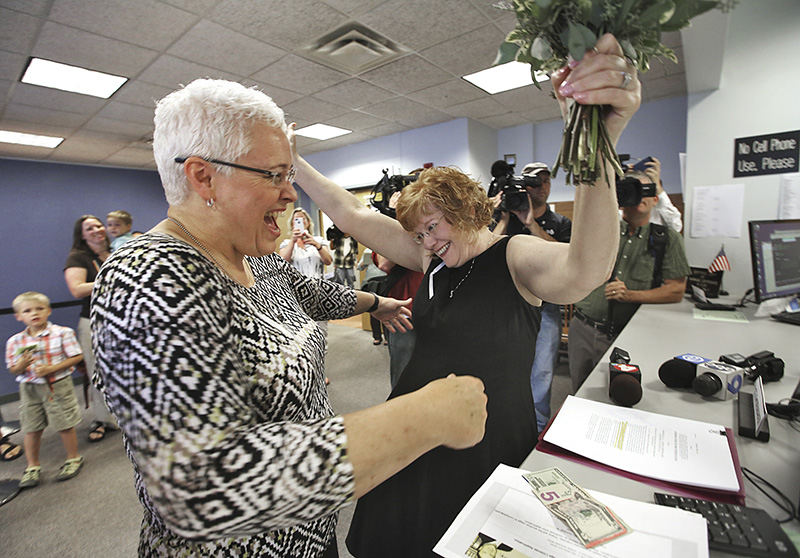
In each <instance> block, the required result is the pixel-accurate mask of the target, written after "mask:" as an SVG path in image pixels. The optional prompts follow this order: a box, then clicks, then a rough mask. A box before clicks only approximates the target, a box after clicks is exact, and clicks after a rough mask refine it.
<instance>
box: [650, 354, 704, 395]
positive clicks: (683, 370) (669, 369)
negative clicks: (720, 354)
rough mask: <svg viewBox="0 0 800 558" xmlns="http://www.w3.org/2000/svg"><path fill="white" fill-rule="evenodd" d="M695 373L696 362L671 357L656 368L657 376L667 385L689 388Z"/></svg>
mask: <svg viewBox="0 0 800 558" xmlns="http://www.w3.org/2000/svg"><path fill="white" fill-rule="evenodd" d="M696 375H697V364H695V363H692V362H687V361H685V360H680V359H677V358H673V359H672V360H668V361H667V362H665V363H664V364H662V365H661V366H660V367H659V369H658V377H659V378H660V379H661V381H662V382H664V384H665V385H666V386H667V387H673V388H690V387H692V382H693V381H694V378H695V376H696Z"/></svg>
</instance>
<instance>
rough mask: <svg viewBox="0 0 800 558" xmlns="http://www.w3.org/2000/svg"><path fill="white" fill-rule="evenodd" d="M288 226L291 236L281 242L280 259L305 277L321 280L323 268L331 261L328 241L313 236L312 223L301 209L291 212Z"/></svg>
mask: <svg viewBox="0 0 800 558" xmlns="http://www.w3.org/2000/svg"><path fill="white" fill-rule="evenodd" d="M289 226H291V227H292V236H291V237H290V238H287V239H286V240H284V241H283V242H281V248H280V254H281V257H282V258H283V259H284V260H286V261H287V262H289V263H291V264H292V265H293V266H294V267H295V268H297V270H298V271H299V272H300V273H302V274H303V275H305V276H306V277H315V278H317V279H322V277H323V275H324V274H325V266H326V265H330V263H331V262H332V261H333V258H332V257H331V253H330V251H329V250H328V241H327V240H325V239H324V238H322V237H321V236H314V223H312V222H311V216H310V215H309V214H308V212H307V211H306V210H305V209H303V208H300V207H298V208H297V209H295V210H294V211H292V216H291V218H290V219H289Z"/></svg>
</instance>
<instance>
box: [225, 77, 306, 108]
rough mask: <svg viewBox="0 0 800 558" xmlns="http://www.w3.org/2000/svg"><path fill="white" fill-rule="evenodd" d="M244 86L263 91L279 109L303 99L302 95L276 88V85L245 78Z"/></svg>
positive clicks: (242, 81)
mask: <svg viewBox="0 0 800 558" xmlns="http://www.w3.org/2000/svg"><path fill="white" fill-rule="evenodd" d="M240 83H241V84H242V85H244V86H245V87H255V88H256V89H258V90H259V91H263V92H264V93H266V94H267V95H269V96H270V97H271V98H272V100H273V101H275V103H277V105H278V106H279V107H283V105H288V104H289V103H291V102H292V101H296V100H297V99H300V98H302V97H303V95H302V94H300V93H295V92H294V91H289V90H288V89H283V88H280V87H276V86H274V85H269V84H266V83H262V82H259V81H256V80H253V79H249V78H245V79H243V80H241V81H240Z"/></svg>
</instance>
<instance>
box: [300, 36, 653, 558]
mask: <svg viewBox="0 0 800 558" xmlns="http://www.w3.org/2000/svg"><path fill="white" fill-rule="evenodd" d="M623 74H624V76H623V77H625V79H624V80H620V76H621V75H623ZM551 80H552V83H553V87H554V88H555V90H556V97H557V99H558V100H559V102H560V104H561V106H562V113H565V97H572V98H573V100H575V101H577V102H580V103H587V104H606V105H608V110H606V111H605V112H604V120H605V123H606V126H607V129H608V131H609V137H610V142H611V144H612V145H615V144H616V141H617V140H618V138H619V136H620V134H621V133H622V130H623V129H624V128H625V125H626V124H627V122H628V121H629V120H630V118H631V117H632V116H633V114H634V113H635V112H636V109H637V108H638V106H639V102H640V98H641V87H640V84H639V82H638V80H637V79H636V77H635V71H634V70H633V69H632V68H631V67H630V66H629V65H628V64H627V62H626V61H625V59H624V57H623V55H622V49H621V48H620V46H619V44H618V43H617V41H616V40H615V39H614V37H612V36H611V35H605V36H604V37H602V38H601V39H600V40H599V41H598V43H597V45H596V49H595V50H593V51H589V52H587V54H586V55H585V56H584V58H583V60H582V61H581V62H580V63H575V64H571V65H570V66H568V67H565V68H562V69H561V70H559V71H557V72H555V73H554V74H553V75H552V76H551ZM598 157H600V158H601V162H602V164H603V166H604V168H605V173H600V178H599V179H598V180H597V181H596V183H595V184H594V185H591V186H587V185H579V186H578V187H577V188H576V195H575V206H574V207H575V210H574V216H575V219H574V225H573V236H572V240H571V242H570V243H569V244H564V243H559V242H547V241H545V240H543V239H540V238H538V237H535V236H529V235H517V236H514V237H511V238H506V237H501V236H499V235H495V234H494V233H493V232H491V231H490V230H489V228H488V225H489V222H490V220H491V211H492V205H491V202H490V201H489V199H488V197H487V195H486V192H485V191H484V190H483V188H482V187H481V185H480V184H479V183H477V182H476V181H474V180H472V179H471V178H469V177H468V176H467V175H465V174H464V173H462V172H460V171H458V170H456V169H453V168H447V167H438V168H431V169H426V170H424V171H422V173H420V175H419V177H418V178H417V180H416V181H415V182H413V183H411V184H410V185H408V186H406V187H405V188H404V189H403V190H402V196H401V197H400V201H399V202H398V205H397V221H394V220H392V219H391V218H390V217H387V216H385V215H382V214H379V213H375V212H373V211H371V210H370V209H369V208H367V207H364V205H363V204H362V203H361V202H360V201H359V200H358V199H357V198H356V197H355V196H352V195H351V194H349V193H347V191H346V190H344V189H342V188H340V187H338V186H336V185H335V184H334V183H332V182H331V181H329V180H328V179H326V178H325V177H324V176H322V175H321V174H320V173H318V172H317V171H316V170H315V169H313V168H312V167H311V166H310V165H309V164H308V163H307V162H306V161H304V160H303V159H302V157H300V156H298V155H296V154H295V157H294V163H295V167H296V169H297V171H298V174H297V182H298V184H299V185H300V186H302V187H303V189H304V190H305V192H306V193H308V194H309V195H310V196H311V197H312V199H313V200H314V201H315V202H316V203H317V205H319V207H320V209H321V210H322V211H324V212H325V213H326V214H327V215H328V216H329V217H331V219H333V221H334V222H335V223H336V224H337V226H338V227H339V228H340V229H341V230H342V231H345V232H348V233H350V234H351V235H352V236H354V237H356V238H357V239H358V240H359V241H360V242H361V243H362V244H365V245H366V246H368V247H369V248H371V249H372V250H374V251H376V252H378V253H380V254H382V255H384V256H386V257H387V258H388V259H390V260H391V261H393V262H395V263H396V264H398V265H401V266H403V267H405V268H408V269H411V270H417V271H425V277H424V279H423V281H422V284H421V286H420V288H419V290H418V291H417V294H416V296H415V298H414V316H413V325H414V328H415V330H416V332H417V343H416V347H415V349H414V353H413V356H412V357H411V360H410V362H409V364H408V365H407V366H406V368H405V370H404V371H403V373H402V374H401V376H400V379H399V381H398V383H397V385H396V386H395V388H394V389H393V391H392V393H391V395H390V399H394V398H397V397H399V396H401V395H403V394H406V393H409V392H411V391H413V390H415V389H417V388H419V387H420V386H422V385H425V384H426V383H427V382H429V381H430V380H432V379H434V378H442V377H446V376H447V375H449V374H455V375H470V376H475V377H478V378H480V379H481V381H482V382H483V383H484V386H485V392H486V395H487V397H488V404H487V410H488V418H487V422H486V433H485V436H484V438H483V440H482V441H481V442H479V443H478V444H477V445H475V446H473V447H471V448H469V449H461V450H458V451H456V450H453V449H450V448H448V447H444V446H439V447H437V448H435V449H433V450H431V451H429V452H427V453H426V454H424V455H422V456H421V457H419V458H417V459H416V460H415V461H414V462H413V463H411V464H410V465H408V466H407V467H406V468H404V469H403V470H401V471H400V472H399V473H397V474H395V475H394V476H392V477H390V478H389V479H387V480H385V481H384V482H382V483H381V484H379V485H377V486H375V487H374V488H372V490H370V491H369V492H367V493H366V494H365V495H363V496H361V498H360V499H359V501H358V504H357V507H356V511H355V514H354V517H353V521H352V524H351V529H350V533H349V534H348V538H347V547H348V549H349V550H350V552H351V553H352V554H353V555H354V556H356V557H357V558H372V557H378V556H380V557H381V558H387V557H395V556H397V557H400V556H403V557H408V556H413V557H415V558H418V557H424V556H433V552H432V549H433V547H434V545H435V544H436V542H437V541H438V540H439V538H440V537H441V536H442V535H443V534H444V532H445V531H446V529H447V527H448V526H449V525H450V523H451V522H452V521H453V519H454V518H455V516H456V515H457V514H458V512H459V511H460V510H461V508H462V507H463V506H464V504H466V502H467V500H468V499H469V498H470V496H471V495H472V494H473V493H474V492H475V490H477V489H478V487H479V486H480V485H481V483H483V482H484V481H485V480H486V478H487V477H488V476H489V475H490V474H491V473H492V471H493V470H494V469H495V468H496V467H497V465H498V464H500V463H505V464H508V465H512V466H518V465H520V464H521V463H522V461H523V460H524V459H525V457H526V456H527V455H528V454H529V453H530V451H531V450H532V449H533V447H534V445H535V443H536V437H537V430H536V419H535V412H534V408H533V400H532V395H531V390H530V384H529V380H530V369H531V364H532V361H533V357H534V349H535V340H536V335H537V332H538V327H539V314H538V310H537V306H538V305H539V304H540V301H541V300H547V301H548V302H552V303H556V304H569V303H573V302H576V301H578V300H581V299H582V298H584V297H585V296H586V295H588V294H589V293H590V292H591V291H592V290H593V289H594V288H595V287H596V286H597V285H599V284H601V283H603V282H604V281H605V280H606V279H607V277H608V274H609V273H610V271H611V268H612V266H613V264H614V259H615V256H616V253H617V245H618V242H619V238H618V237H619V225H618V221H619V216H618V213H617V200H616V192H615V188H614V185H613V184H608V183H607V182H606V181H605V177H613V176H614V170H613V167H612V164H611V163H610V162H609V161H607V160H605V159H604V158H603V157H604V156H603V155H602V154H599V155H598ZM528 211H530V208H529V209H528ZM528 221H529V219H525V222H528ZM409 233H410V234H409ZM432 427H434V425H432Z"/></svg>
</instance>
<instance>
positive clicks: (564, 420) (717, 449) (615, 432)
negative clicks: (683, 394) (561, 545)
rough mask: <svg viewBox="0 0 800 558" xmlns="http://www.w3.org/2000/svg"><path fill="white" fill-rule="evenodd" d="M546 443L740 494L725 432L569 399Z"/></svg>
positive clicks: (648, 472) (622, 466) (619, 466)
mask: <svg viewBox="0 0 800 558" xmlns="http://www.w3.org/2000/svg"><path fill="white" fill-rule="evenodd" d="M544 440H545V441H547V442H549V443H551V444H554V445H556V446H558V447H560V448H563V449H565V450H569V451H571V452H573V453H577V454H578V455H581V456H583V457H586V458H588V459H591V460H593V461H597V462H599V463H603V464H605V465H610V466H612V467H616V468H617V469H623V470H625V471H628V472H631V473H634V474H637V475H642V476H646V477H650V478H654V479H659V480H663V481H668V482H674V483H680V484H686V485H690V486H699V487H702V488H710V489H714V490H722V491H730V492H737V491H738V490H739V481H738V479H737V477H736V468H735V466H734V463H733V456H732V455H731V449H730V446H729V445H728V437H727V436H726V435H725V427H723V426H720V425H718V424H710V423H705V422H699V421H696V420H689V419H683V418H678V417H670V416H667V415H660V414H658V413H650V412H647V411H640V410H637V409H630V408H627V407H617V406H615V405H609V404H606V403H600V402H598V401H590V400H588V399H581V398H579V397H574V396H571V395H570V396H568V397H567V399H566V401H565V402H564V405H563V406H562V407H561V410H560V411H559V412H558V414H557V415H556V418H555V419H554V420H553V423H552V424H551V425H550V428H549V429H548V430H547V432H546V433H545V435H544Z"/></svg>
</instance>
